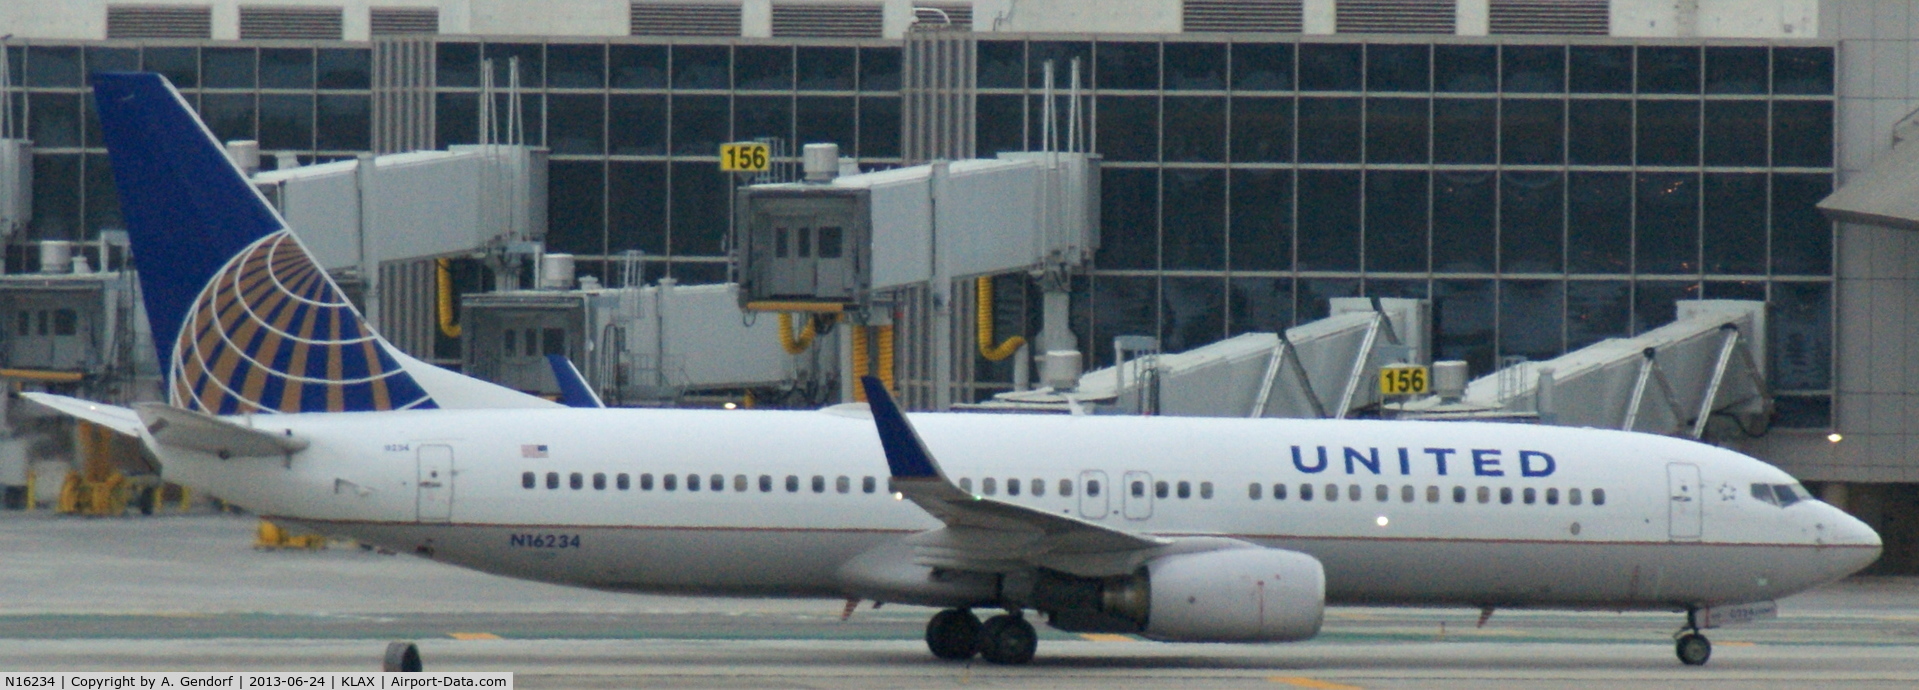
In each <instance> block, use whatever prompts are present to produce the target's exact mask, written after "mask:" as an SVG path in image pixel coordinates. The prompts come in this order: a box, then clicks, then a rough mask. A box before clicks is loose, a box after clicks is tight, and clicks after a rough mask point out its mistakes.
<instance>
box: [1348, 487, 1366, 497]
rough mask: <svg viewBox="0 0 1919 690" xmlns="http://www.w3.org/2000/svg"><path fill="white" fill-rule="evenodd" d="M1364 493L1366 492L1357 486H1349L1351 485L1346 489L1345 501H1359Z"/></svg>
mask: <svg viewBox="0 0 1919 690" xmlns="http://www.w3.org/2000/svg"><path fill="white" fill-rule="evenodd" d="M1365 493H1366V490H1365V489H1362V488H1360V487H1359V485H1358V484H1351V485H1348V486H1347V487H1346V500H1348V501H1357V500H1359V499H1360V497H1361V496H1362V495H1364V494H1365Z"/></svg>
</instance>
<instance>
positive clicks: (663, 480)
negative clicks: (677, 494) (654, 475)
mask: <svg viewBox="0 0 1919 690" xmlns="http://www.w3.org/2000/svg"><path fill="white" fill-rule="evenodd" d="M660 488H661V489H663V490H666V491H673V490H676V489H678V488H680V475H677V474H662V475H660Z"/></svg>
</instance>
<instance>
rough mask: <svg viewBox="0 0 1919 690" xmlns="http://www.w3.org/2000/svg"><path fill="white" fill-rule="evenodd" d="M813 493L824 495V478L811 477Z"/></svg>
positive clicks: (819, 476) (818, 476)
mask: <svg viewBox="0 0 1919 690" xmlns="http://www.w3.org/2000/svg"><path fill="white" fill-rule="evenodd" d="M813 493H816V494H823V493H826V477H824V476H821V475H817V474H816V475H813Z"/></svg>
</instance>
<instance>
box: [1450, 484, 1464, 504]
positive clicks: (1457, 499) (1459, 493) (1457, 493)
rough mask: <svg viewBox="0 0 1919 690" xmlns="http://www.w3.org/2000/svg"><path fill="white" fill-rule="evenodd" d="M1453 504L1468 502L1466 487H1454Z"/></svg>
mask: <svg viewBox="0 0 1919 690" xmlns="http://www.w3.org/2000/svg"><path fill="white" fill-rule="evenodd" d="M1453 502H1454V503H1465V502H1466V487H1463V486H1455V487H1453Z"/></svg>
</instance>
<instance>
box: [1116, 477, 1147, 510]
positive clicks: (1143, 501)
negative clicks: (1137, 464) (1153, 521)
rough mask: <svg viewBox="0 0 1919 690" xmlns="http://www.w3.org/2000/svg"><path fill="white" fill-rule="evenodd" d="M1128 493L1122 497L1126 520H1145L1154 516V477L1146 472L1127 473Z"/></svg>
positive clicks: (1126, 485) (1126, 484) (1126, 486)
mask: <svg viewBox="0 0 1919 690" xmlns="http://www.w3.org/2000/svg"><path fill="white" fill-rule="evenodd" d="M1124 484H1125V486H1124V487H1122V488H1124V489H1125V491H1126V493H1124V494H1122V495H1121V496H1120V501H1121V503H1122V505H1124V506H1125V512H1126V519H1128V520H1144V519H1146V518H1149V517H1152V516H1153V475H1152V474H1149V473H1146V472H1127V473H1126V480H1125V482H1124Z"/></svg>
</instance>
